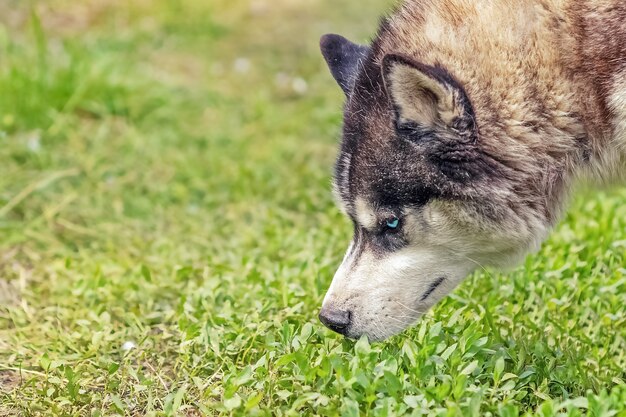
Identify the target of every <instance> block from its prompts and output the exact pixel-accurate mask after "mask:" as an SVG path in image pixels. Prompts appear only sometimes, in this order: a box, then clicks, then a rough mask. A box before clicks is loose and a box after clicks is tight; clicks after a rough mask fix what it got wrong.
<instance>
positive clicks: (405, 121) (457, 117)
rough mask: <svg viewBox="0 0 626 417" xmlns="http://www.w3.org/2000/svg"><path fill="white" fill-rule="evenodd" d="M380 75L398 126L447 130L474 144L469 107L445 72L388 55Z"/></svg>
mask: <svg viewBox="0 0 626 417" xmlns="http://www.w3.org/2000/svg"><path fill="white" fill-rule="evenodd" d="M382 71H383V78H384V80H385V87H386V89H387V92H388V93H389V95H390V98H391V100H392V103H393V105H394V109H395V111H396V119H397V120H396V123H397V126H402V125H411V126H418V127H419V128H420V129H425V130H432V129H434V128H436V127H439V128H449V129H452V130H453V131H454V132H455V133H458V134H459V135H460V136H461V137H464V138H467V139H468V140H470V139H471V140H475V138H476V127H475V124H474V111H473V109H472V105H471V103H470V101H469V98H468V97H467V94H466V93H465V90H464V89H463V87H462V86H461V85H460V84H459V82H458V81H456V80H455V79H454V78H453V77H452V75H450V74H449V73H448V72H447V71H446V70H445V69H443V68H441V67H433V66H430V65H424V64H421V63H419V62H416V61H414V60H412V59H411V58H409V57H406V56H403V55H395V54H389V55H386V56H385V57H384V58H383V64H382Z"/></svg>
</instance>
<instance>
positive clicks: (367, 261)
mask: <svg viewBox="0 0 626 417" xmlns="http://www.w3.org/2000/svg"><path fill="white" fill-rule="evenodd" d="M357 201H358V200H357ZM364 208H365V207H364V205H363V202H362V203H361V209H364ZM361 214H364V213H363V212H362V213H361ZM367 214H368V215H367V216H365V219H368V220H371V219H370V216H369V215H370V214H372V211H371V210H368V212H367ZM404 223H405V225H404V227H405V228H407V230H406V233H407V234H409V235H412V236H411V240H412V242H415V243H411V244H410V245H409V246H407V247H405V248H403V249H401V250H399V251H396V252H392V253H386V254H383V255H381V254H379V253H375V251H373V250H372V249H371V247H370V248H368V244H367V242H366V241H365V240H363V239H360V240H359V242H358V243H357V245H358V246H355V244H354V242H353V244H351V245H350V248H349V249H348V251H347V253H346V256H345V257H344V260H343V262H342V263H341V266H340V267H339V269H338V270H337V273H336V274H335V277H334V278H333V281H332V283H331V286H330V288H329V289H328V292H327V294H326V297H325V299H324V306H327V307H330V308H334V309H339V310H343V311H350V312H351V316H352V324H351V326H350V328H349V333H348V336H350V337H360V336H361V335H366V336H367V337H368V338H369V339H370V340H382V339H386V338H388V337H390V336H392V335H393V334H396V333H399V332H401V331H402V330H404V329H406V328H407V327H409V326H410V325H411V324H413V323H414V322H415V320H417V319H418V318H419V317H420V316H421V315H422V314H423V313H424V312H426V311H427V310H428V309H429V308H430V307H432V306H433V305H434V304H435V303H436V302H437V301H439V300H440V299H441V298H442V297H444V296H445V295H446V294H448V293H449V292H450V291H452V290H453V289H454V288H455V287H456V286H457V285H458V284H459V282H461V281H462V280H463V278H465V277H466V276H467V274H469V273H470V272H471V271H472V270H473V269H474V268H475V267H476V263H475V262H473V261H471V260H470V259H468V258H463V257H459V256H457V255H455V253H454V250H451V249H449V248H446V247H443V246H440V245H433V244H430V243H428V242H427V240H426V239H420V238H419V235H420V234H422V235H423V234H425V233H426V230H424V228H423V226H420V223H423V219H422V221H421V222H420V221H418V219H417V218H416V216H412V215H408V216H406V217H405V218H404ZM442 278H443V281H441V284H440V285H438V286H437V287H436V288H435V289H434V290H432V287H433V284H434V283H436V282H438V281H440V280H441V279H442ZM429 292H430V294H428V293H429Z"/></svg>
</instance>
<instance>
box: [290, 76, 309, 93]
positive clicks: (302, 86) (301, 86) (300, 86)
mask: <svg viewBox="0 0 626 417" xmlns="http://www.w3.org/2000/svg"><path fill="white" fill-rule="evenodd" d="M291 88H293V91H295V92H296V93H298V94H305V93H306V92H307V91H308V89H309V85H308V84H307V83H306V81H304V79H302V78H299V77H298V78H294V79H293V81H292V82H291Z"/></svg>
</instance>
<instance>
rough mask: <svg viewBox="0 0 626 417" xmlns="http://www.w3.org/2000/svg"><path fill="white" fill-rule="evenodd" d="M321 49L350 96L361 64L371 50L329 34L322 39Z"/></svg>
mask: <svg viewBox="0 0 626 417" xmlns="http://www.w3.org/2000/svg"><path fill="white" fill-rule="evenodd" d="M320 49H321V50H322V55H323V56H324V59H325V60H326V63H327V64H328V68H330V72H331V74H332V75H333V77H334V78H335V80H336V81H337V83H338V84H339V86H340V87H341V89H342V90H343V92H344V93H345V94H346V96H348V95H350V92H351V91H352V88H353V87H354V82H355V80H356V76H357V72H358V66H359V62H360V61H361V60H362V59H364V58H365V57H366V56H367V54H368V53H369V50H370V48H369V47H368V46H363V45H357V44H355V43H352V42H350V41H349V40H347V39H346V38H344V37H343V36H339V35H333V34H328V35H324V36H322V38H321V39H320Z"/></svg>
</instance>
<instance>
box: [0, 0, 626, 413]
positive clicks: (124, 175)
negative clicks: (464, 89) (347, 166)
mask: <svg viewBox="0 0 626 417" xmlns="http://www.w3.org/2000/svg"><path fill="white" fill-rule="evenodd" d="M389 4H390V2H388V1H383V0H381V1H365V2H359V1H350V2H341V3H337V2H331V1H330V0H314V1H309V2H301V1H296V0H276V1H268V0H236V1H225V0H211V1H208V2H206V1H200V0H186V1H183V0H156V1H149V0H138V1H133V2H125V1H122V0H100V1H97V0H79V1H71V0H49V1H30V2H26V1H21V0H3V1H2V2H0V164H1V165H2V175H0V415H2V416H4V415H7V416H13V415H93V416H96V415H214V414H226V415H229V414H232V415H296V414H306V415H316V414H317V415H335V414H343V415H359V414H361V415H400V414H412V415H428V414H431V415H446V416H447V415H450V416H452V415H460V416H470V415H476V416H478V415H488V414H491V415H501V416H514V415H522V414H524V413H526V412H528V413H529V415H530V414H533V415H541V416H548V415H558V414H559V413H562V414H563V415H583V414H585V413H586V414H587V415H598V416H600V415H606V416H609V415H618V416H624V415H626V411H625V408H624V402H626V388H624V387H625V385H624V380H626V374H625V373H624V369H626V341H625V337H626V330H625V329H626V311H625V310H626V307H625V306H626V270H625V269H624V265H625V263H626V255H625V252H626V204H625V203H626V192H625V191H624V190H619V189H618V190H614V191H608V192H601V193H598V192H594V193H590V192H587V193H586V194H584V195H583V196H581V197H579V198H578V199H577V200H576V202H575V204H574V209H573V210H572V211H571V212H570V214H569V215H568V218H567V219H566V221H565V222H564V224H563V225H561V226H560V227H559V228H558V230H557V231H556V233H555V234H554V236H553V237H552V238H551V240H550V241H549V242H548V243H546V245H544V248H543V250H542V252H541V253H540V254H538V255H535V256H531V257H529V259H528V261H527V262H526V265H525V267H524V268H520V269H519V270H516V271H514V272H512V273H509V274H497V273H493V272H488V271H487V272H484V273H481V274H477V275H476V276H473V277H471V278H470V279H468V280H467V282H466V283H465V284H464V285H463V286H462V287H461V288H460V289H459V290H458V291H456V292H455V293H454V294H453V295H452V296H451V297H449V298H447V299H446V300H445V301H444V302H443V303H442V304H440V305H439V306H438V307H437V308H436V309H435V310H434V311H433V312H431V313H430V314H429V315H428V316H427V317H425V318H424V320H423V321H422V322H421V323H420V324H419V325H418V326H417V327H416V328H415V329H412V330H410V331H408V332H406V333H405V334H403V335H401V336H398V337H396V338H394V339H392V340H391V341H389V342H385V343H381V344H376V345H374V346H370V345H368V344H367V342H366V341H360V342H359V343H357V344H355V343H353V342H350V341H345V340H343V339H341V338H340V337H338V336H336V335H334V334H332V333H331V332H329V331H327V330H325V329H323V328H322V326H321V325H320V324H319V323H318V322H317V321H316V314H317V309H318V307H319V304H320V302H321V299H322V297H323V294H324V291H325V290H326V288H327V286H328V284H329V282H330V279H331V277H332V274H333V273H334V269H335V268H336V266H337V265H338V263H339V262H340V260H341V257H342V256H343V251H344V250H345V247H346V246H347V243H348V241H349V238H350V233H351V230H350V225H349V222H348V221H347V220H345V219H344V218H342V216H341V215H340V214H339V213H338V210H337V209H335V208H334V206H333V203H332V199H331V195H330V174H331V172H332V164H333V162H334V157H335V153H336V146H337V143H338V138H339V126H340V122H341V103H342V100H343V97H342V93H341V92H340V90H339V88H338V87H337V86H336V85H335V83H334V81H333V80H332V79H331V77H330V75H329V74H328V72H327V70H326V68H325V64H324V63H323V60H322V59H321V57H320V55H319V52H318V48H317V40H318V38H319V36H320V35H321V34H323V33H326V32H340V33H342V34H344V35H346V36H348V37H349V38H351V39H353V40H355V41H359V42H365V41H367V39H368V38H369V36H371V35H372V34H373V32H374V31H375V29H376V22H377V19H378V16H379V15H380V14H381V13H383V12H384V11H386V10H388V7H389Z"/></svg>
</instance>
